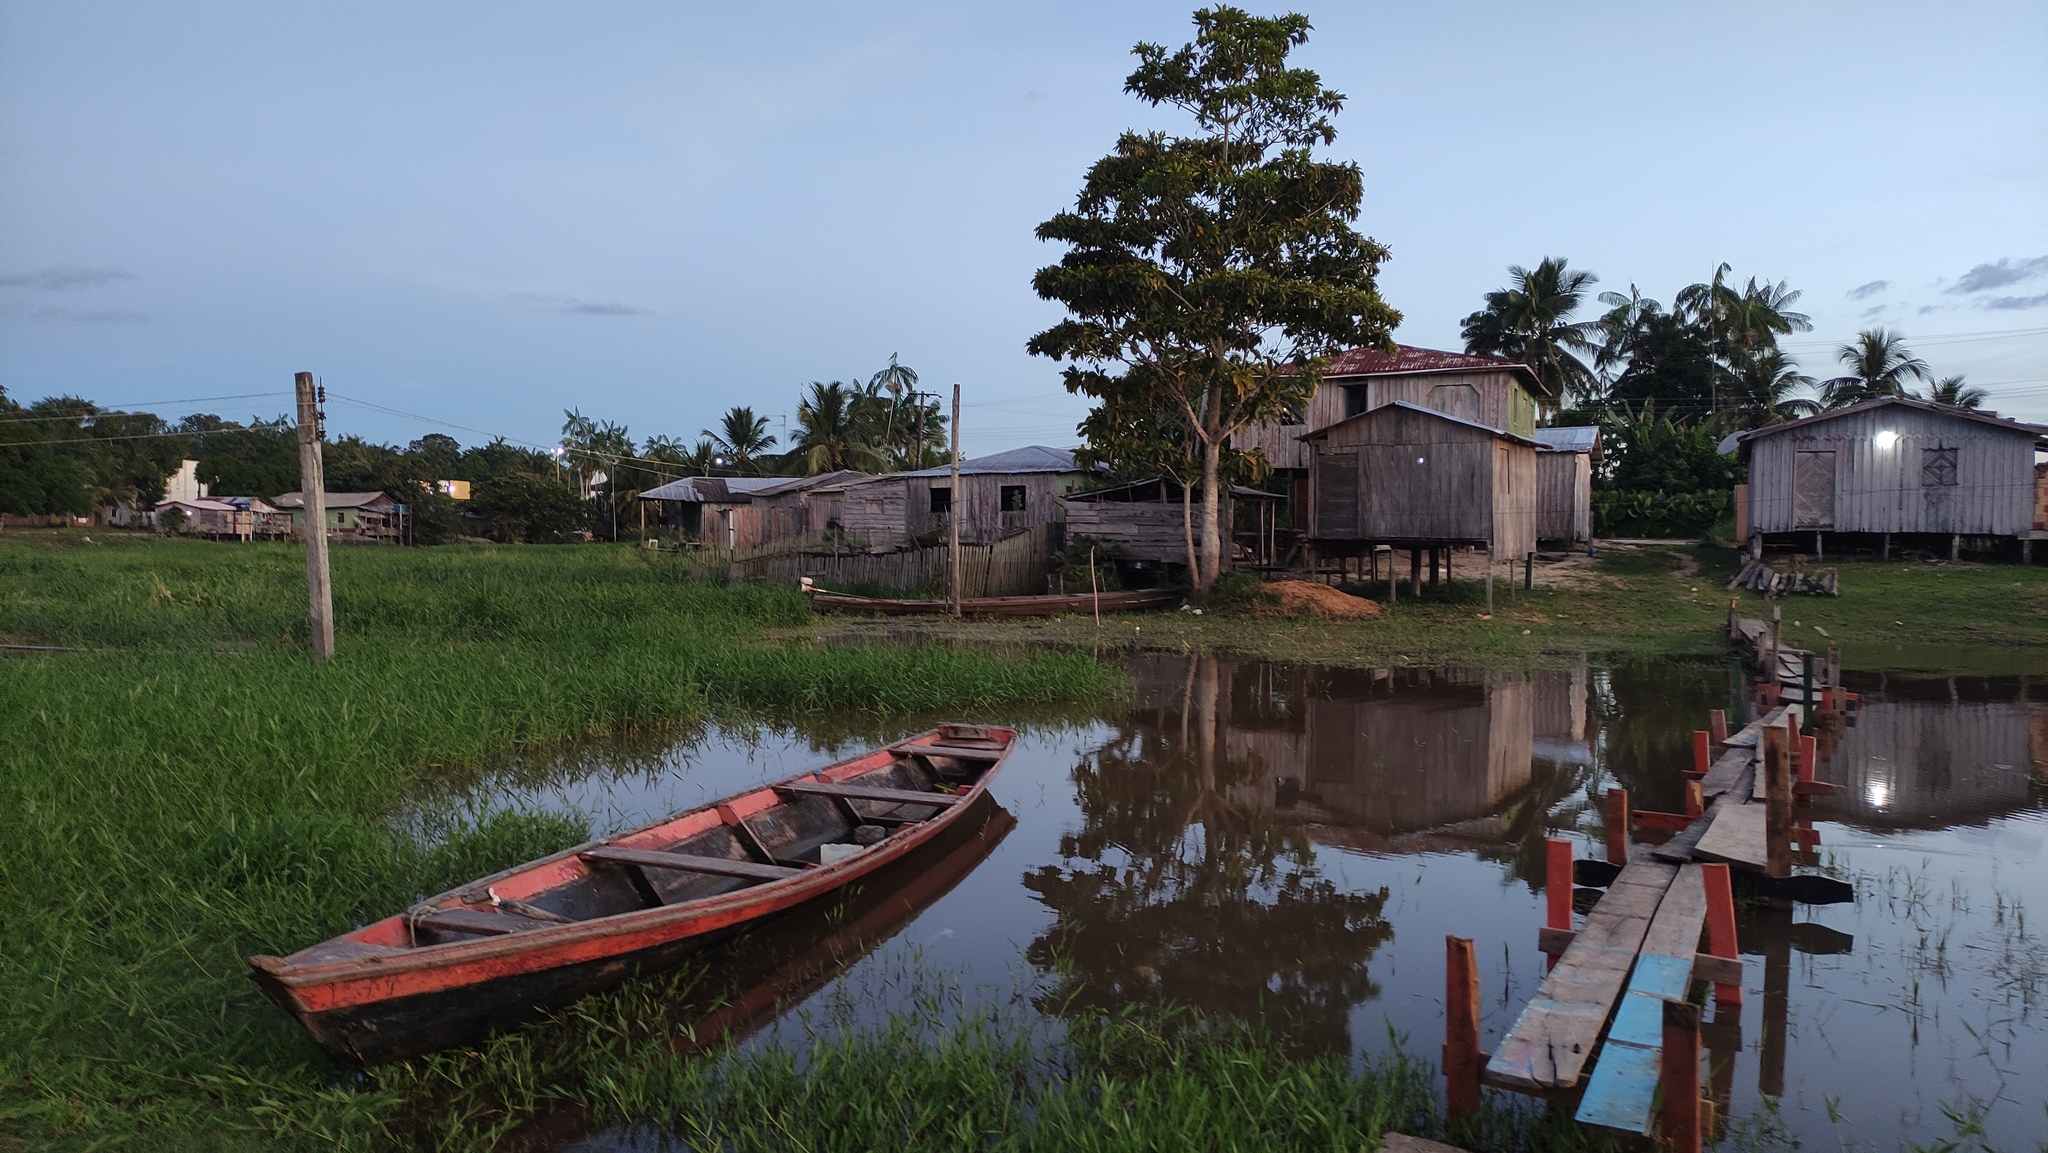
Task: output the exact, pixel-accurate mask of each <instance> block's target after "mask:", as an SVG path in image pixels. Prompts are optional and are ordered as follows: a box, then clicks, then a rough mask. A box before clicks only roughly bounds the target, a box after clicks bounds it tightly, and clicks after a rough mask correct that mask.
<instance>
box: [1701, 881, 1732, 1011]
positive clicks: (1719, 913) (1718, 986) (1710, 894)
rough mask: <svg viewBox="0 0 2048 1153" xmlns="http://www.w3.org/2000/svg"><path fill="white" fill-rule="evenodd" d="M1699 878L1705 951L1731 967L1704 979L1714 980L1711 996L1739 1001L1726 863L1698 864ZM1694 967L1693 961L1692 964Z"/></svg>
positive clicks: (1730, 1001)
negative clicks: (1703, 890) (1704, 909)
mask: <svg viewBox="0 0 2048 1153" xmlns="http://www.w3.org/2000/svg"><path fill="white" fill-rule="evenodd" d="M1700 880H1701V881H1702V882H1704V883H1705V886H1706V890H1707V952H1709V953H1711V954H1713V955H1714V957H1715V959H1716V960H1718V961H1721V962H1722V963H1724V964H1732V965H1734V967H1735V971H1734V973H1733V975H1731V976H1713V977H1707V979H1708V980H1711V981H1713V982H1714V1000H1716V1001H1719V1002H1721V1003H1722V1004H1724V1005H1740V1004H1742V953H1741V951H1740V950H1739V949H1738V948H1737V947H1736V944H1735V891H1734V889H1733V887H1732V886H1731V884H1730V879H1729V876H1728V866H1726V865H1719V864H1716V865H1701V866H1700ZM1698 967H1699V966H1698V964H1697V962H1695V964H1694V968H1695V969H1697V968H1698ZM1703 975H1704V974H1703Z"/></svg>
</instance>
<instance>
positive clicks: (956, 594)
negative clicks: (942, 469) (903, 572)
mask: <svg viewBox="0 0 2048 1153" xmlns="http://www.w3.org/2000/svg"><path fill="white" fill-rule="evenodd" d="M918 451H919V452H920V453H921V452H923V451H924V446H923V443H922V442H919V446H918ZM947 504H949V505H950V506H951V509H950V511H949V512H948V513H947V515H946V520H947V522H948V524H949V526H950V527H951V529H952V532H953V543H952V554H951V556H952V564H951V565H950V566H949V567H950V568H951V569H952V570H953V574H952V575H953V619H954V620H956V621H957V620H959V619H960V508H961V504H962V501H961V500H960V386H959V385H958V384H955V385H954V386H953V495H952V497H951V499H950V500H948V501H947Z"/></svg>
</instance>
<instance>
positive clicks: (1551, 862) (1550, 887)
mask: <svg viewBox="0 0 2048 1153" xmlns="http://www.w3.org/2000/svg"><path fill="white" fill-rule="evenodd" d="M1543 899H1544V912H1545V917H1544V923H1545V924H1546V925H1548V926H1549V927H1551V928H1553V929H1563V930H1565V931H1567V932H1569V931H1570V930H1571V927H1572V843H1571V842H1570V841H1563V840H1559V839H1558V838H1556V837H1549V838H1546V839H1545V840H1544V842H1543Z"/></svg>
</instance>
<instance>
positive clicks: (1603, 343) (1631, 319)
mask: <svg viewBox="0 0 2048 1153" xmlns="http://www.w3.org/2000/svg"><path fill="white" fill-rule="evenodd" d="M1600 303H1602V304H1604V305H1606V306H1607V311H1606V312H1605V313H1603V314H1602V315H1601V317H1600V319H1599V320H1598V321H1596V322H1595V323H1596V324H1597V326H1598V331H1599V333H1600V351H1599V352H1598V353H1597V354H1596V355H1595V356H1594V357H1593V364H1594V366H1595V367H1596V368H1598V369H1600V371H1602V372H1603V373H1604V372H1606V371H1608V370H1609V369H1612V368H1615V367H1616V366H1618V365H1624V364H1626V363H1628V359H1629V353H1630V351H1631V350H1632V349H1633V348H1634V347H1635V344H1636V337H1637V334H1638V333H1640V332H1641V331H1642V327H1643V323H1644V322H1645V321H1646V320H1648V319H1649V318H1651V317H1653V316H1661V315H1663V313H1664V306H1663V305H1661V304H1659V303H1657V302H1656V301H1655V300H1652V299H1650V298H1649V297H1647V296H1644V295H1643V292H1642V290H1641V289H1639V288H1637V287H1636V286H1635V285H1633V284H1631V285H1629V286H1628V295H1626V296H1624V295H1622V294H1621V293H1619V292H1603V293H1601V294H1600Z"/></svg>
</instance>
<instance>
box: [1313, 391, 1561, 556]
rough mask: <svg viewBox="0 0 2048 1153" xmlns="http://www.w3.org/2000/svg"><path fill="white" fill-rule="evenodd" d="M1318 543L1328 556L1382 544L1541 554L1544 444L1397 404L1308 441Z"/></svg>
mask: <svg viewBox="0 0 2048 1153" xmlns="http://www.w3.org/2000/svg"><path fill="white" fill-rule="evenodd" d="M1301 439H1302V441H1303V442H1304V443H1305V444H1306V445H1307V447H1308V450H1309V475H1308V489H1309V516H1308V518H1307V520H1308V530H1309V537H1310V540H1311V543H1312V545H1313V547H1314V549H1315V551H1316V553H1317V554H1318V555H1320V556H1326V557H1346V556H1359V555H1365V554H1366V552H1367V550H1369V549H1371V548H1372V547H1373V546H1374V545H1382V544H1384V545H1390V546H1394V547H1400V548H1407V549H1410V550H1417V549H1421V548H1424V547H1427V548H1430V549H1439V548H1456V547H1459V546H1479V547H1484V548H1486V549H1487V550H1488V551H1489V553H1490V555H1491V556H1492V557H1493V558H1496V559H1497V558H1501V557H1506V558H1509V559H1516V558H1520V557H1524V556H1527V555H1529V554H1531V553H1534V552H1535V551H1536V442H1535V441H1534V440H1531V439H1529V438H1528V437H1523V436H1517V435H1515V434H1513V433H1509V432H1503V431H1501V430H1500V429H1498V428H1492V427H1489V426H1487V425H1484V424H1480V423H1477V422H1476V421H1471V420H1466V419H1464V418H1462V417H1456V416H1452V415H1450V414H1448V413H1443V412H1438V411H1437V410H1435V409H1432V408H1424V407H1422V406H1421V405H1416V404H1410V403H1408V402H1407V401H1395V402H1393V403H1392V404H1388V405H1383V406H1381V407H1379V408H1374V409H1370V410H1368V411H1366V412H1363V413H1360V414H1358V415H1357V416H1354V417H1352V418H1350V419H1349V420H1344V421H1339V422H1338V423H1336V424H1333V425H1331V426H1330V427H1328V428H1325V429H1322V430H1320V431H1317V432H1312V433H1309V434H1308V435H1307V436H1304V437H1302V438H1301Z"/></svg>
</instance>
